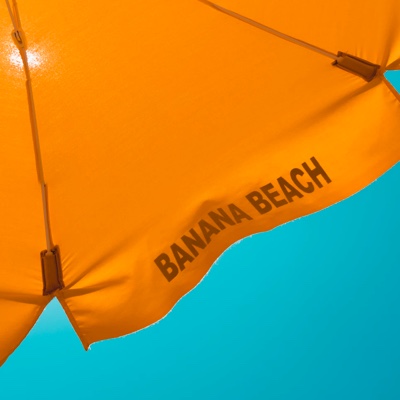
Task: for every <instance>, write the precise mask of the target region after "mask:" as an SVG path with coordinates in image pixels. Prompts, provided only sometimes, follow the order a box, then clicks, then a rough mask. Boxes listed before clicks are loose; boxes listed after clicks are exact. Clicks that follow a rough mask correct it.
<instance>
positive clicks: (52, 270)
mask: <svg viewBox="0 0 400 400" xmlns="http://www.w3.org/2000/svg"><path fill="white" fill-rule="evenodd" d="M40 258H41V262H42V276H43V296H47V295H49V294H51V293H53V292H55V291H56V290H57V289H62V288H63V287H64V282H63V279H62V270H61V259H60V249H59V247H58V246H55V247H53V248H52V249H51V251H47V250H43V251H42V252H41V253H40Z"/></svg>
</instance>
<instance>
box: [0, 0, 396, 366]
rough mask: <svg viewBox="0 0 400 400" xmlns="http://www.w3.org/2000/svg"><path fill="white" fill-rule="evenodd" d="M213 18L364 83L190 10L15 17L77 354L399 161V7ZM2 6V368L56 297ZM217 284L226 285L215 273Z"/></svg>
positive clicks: (43, 10) (47, 12)
mask: <svg viewBox="0 0 400 400" xmlns="http://www.w3.org/2000/svg"><path fill="white" fill-rule="evenodd" d="M218 4H219V5H220V6H222V7H224V8H226V9H229V10H232V11H234V12H236V13H238V14H241V15H243V16H245V17H247V18H249V19H251V20H254V21H257V22H259V23H260V24H263V25H265V26H268V27H271V28H272V29H275V30H277V31H279V32H283V33H285V34H287V35H289V36H291V37H293V38H296V39H298V40H301V41H304V42H306V43H310V44H312V45H314V46H316V47H318V48H320V49H324V50H326V51H328V52H330V53H334V54H337V52H339V51H343V52H345V53H347V54H350V55H352V56H354V57H358V58H360V59H363V60H366V61H368V62H370V63H373V64H377V65H380V66H381V68H380V70H379V71H378V74H377V76H376V77H375V78H374V79H373V80H372V81H371V82H366V81H365V80H363V79H362V78H360V77H358V76H355V75H354V74H351V73H349V72H346V71H344V70H342V69H339V68H335V67H333V66H332V65H331V60H330V59H329V58H327V57H324V56H322V55H320V54H318V53H314V52H311V51H309V50H307V49H305V48H303V47H300V46H297V45H295V44H293V43H290V42H288V41H285V40H282V39H280V38H278V37H276V36H273V35H271V34H269V33H267V32H265V31H263V30H260V29H257V28H256V27H254V26H251V25H249V24H246V23H244V22H242V21H240V20H238V19H236V18H232V17H230V16H228V15H226V14H223V13H221V12H218V11H217V10H215V9H213V8H212V7H209V6H207V5H205V4H204V3H203V2H201V1H197V0H190V1H188V0H185V1H183V0H178V1H174V2H170V1H165V0H164V1H161V0H150V1H146V2H131V1H127V0H121V1H118V2H117V4H116V3H115V2H109V1H107V2H106V1H99V0H97V1H93V0H88V1H85V2H82V1H77V0H71V1H60V0H56V1H52V2H48V1H44V0H35V1H33V0H24V1H22V0H21V1H20V2H19V13H20V18H21V25H22V28H23V30H24V32H25V34H26V38H27V42H28V50H27V53H28V60H29V65H30V73H31V78H32V87H33V93H34V97H35V107H36V116H37V121H38V131H39V137H40V144H41V153H42V162H43V170H44V174H45V176H46V184H47V192H48V200H49V219H50V223H51V232H52V239H53V242H54V245H58V246H59V248H60V254H61V266H62V275H63V282H64V284H65V288H63V289H62V290H58V291H56V292H55V295H56V296H57V297H58V298H59V300H60V301H61V303H62V305H63V307H64V308H65V310H66V312H67V314H68V317H69V318H70V320H71V323H72V324H73V326H74V328H75V329H76V331H77V333H78V335H79V336H80V338H81V340H82V343H83V344H84V346H85V347H86V348H87V347H88V346H89V345H90V344H91V343H93V342H95V341H98V340H102V339H107V338H112V337H117V336H121V335H125V334H128V333H131V332H134V331H136V330H138V329H142V328H144V327H146V326H148V325H149V324H152V323H154V322H156V321H157V320H159V319H160V318H162V317H163V316H165V315H166V314H167V313H168V312H169V310H170V309H171V308H172V307H173V305H174V304H175V303H176V302H177V301H178V300H179V299H180V298H181V297H182V296H183V295H184V294H186V293H187V292H188V291H189V290H191V289H192V288H193V287H194V286H196V285H197V284H198V283H199V281H200V280H201V279H202V278H203V276H204V275H205V274H206V273H207V271H208V270H209V268H210V267H211V266H212V264H213V262H214V261H215V260H216V259H217V258H218V256H219V255H220V254H221V253H222V252H223V251H224V250H225V249H226V248H227V247H229V246H230V245H231V244H232V243H234V242H235V241H237V240H238V239H241V238H243V237H245V236H248V235H251V234H253V233H255V232H260V231H267V230H269V229H272V228H274V227H276V226H277V225H280V224H282V223H285V222H287V221H290V220H293V219H295V218H298V217H301V216H304V215H307V214H310V213H313V212H315V211H318V210H320V209H322V208H325V207H328V206H329V205H331V204H333V203H336V202H338V201H340V200H342V199H345V198H346V197H348V196H350V195H352V194H353V193H355V192H357V191H358V190H361V189H362V188H363V187H365V186H366V185H368V184H369V183H371V182H372V181H373V180H375V179H376V178H377V177H379V176H380V175H381V174H383V173H384V172H385V171H387V170H388V169H389V168H390V167H391V166H393V165H394V164H395V163H396V162H397V161H398V160H399V154H400V141H399V132H400V102H399V97H398V96H396V95H395V94H394V92H393V91H392V90H391V87H390V85H388V84H387V83H386V82H385V81H384V79H383V75H382V74H383V72H384V71H385V70H386V66H390V68H391V69H396V68H397V69H398V68H399V67H400V64H399V59H400V30H399V29H400V2H399V1H398V0H381V1H380V2H378V3H377V2H375V1H372V0H352V1H348V0H335V1H334V2H319V3H318V2H315V1H314V0H303V1H301V2H298V1H275V0H268V1H258V0H257V1H254V0H251V1H244V0H240V1H239V0H237V1H233V0H232V1H229V0H223V1H221V2H219V3H218ZM12 29H13V27H12V24H11V21H10V17H9V15H8V11H7V8H6V5H5V4H4V3H3V5H2V6H1V7H0V53H1V54H2V57H0V127H1V133H2V145H1V146H0V166H1V171H2V173H1V174H0V184H1V187H2V188H3V191H2V195H1V196H0V220H1V221H2V223H1V225H0V235H1V240H0V252H1V260H2V264H1V266H0V315H1V328H0V343H1V346H0V363H2V362H4V361H5V359H6V358H7V357H8V355H9V354H10V353H11V352H12V351H13V350H14V349H15V348H16V347H17V346H18V344H19V343H20V342H21V341H22V340H23V338H24V337H25V335H26V334H27V333H28V332H29V330H30V329H31V327H32V326H33V324H34V323H35V321H36V319H37V318H38V316H39V315H40V313H41V312H42V310H43V309H44V307H45V306H46V304H47V303H48V301H50V300H51V297H52V296H43V295H42V291H43V282H42V272H41V263H40V252H41V251H42V250H43V249H45V248H46V238H45V235H44V230H43V210H42V205H41V189H40V185H39V184H38V183H37V179H36V165H35V154H34V149H33V143H32V137H31V133H30V131H31V127H30V121H29V111H28V101H27V96H26V90H25V76H24V71H23V66H22V63H21V58H20V55H19V52H18V49H17V48H16V46H15V45H14V43H13V41H12V38H11V35H10V33H11V31H12ZM226 273H227V274H228V273H229V271H227V272H226Z"/></svg>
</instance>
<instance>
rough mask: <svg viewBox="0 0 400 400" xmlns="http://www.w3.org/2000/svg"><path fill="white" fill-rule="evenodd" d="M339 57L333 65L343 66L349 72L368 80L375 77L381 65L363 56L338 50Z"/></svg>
mask: <svg viewBox="0 0 400 400" xmlns="http://www.w3.org/2000/svg"><path fill="white" fill-rule="evenodd" d="M337 55H338V57H339V58H338V59H337V60H335V61H334V62H333V63H332V65H334V66H336V67H338V68H341V69H343V70H345V71H347V72H351V73H352V74H354V75H357V76H360V77H361V78H363V79H365V80H366V81H367V82H370V81H372V79H374V78H375V76H376V74H377V72H378V69H379V68H380V65H377V64H372V63H370V62H369V61H365V60H363V59H362V58H358V57H355V56H352V55H350V54H346V53H343V52H341V51H339V52H338V54H337Z"/></svg>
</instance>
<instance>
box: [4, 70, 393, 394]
mask: <svg viewBox="0 0 400 400" xmlns="http://www.w3.org/2000/svg"><path fill="white" fill-rule="evenodd" d="M393 75H394V74H393ZM392 81H393V82H394V83H395V84H396V86H397V88H400V76H399V74H398V73H397V81H395V80H394V78H393V77H392ZM399 140H400V132H399ZM399 183H400V165H397V166H396V167H395V168H393V169H392V170H391V171H389V172H388V173H387V174H385V175H384V176H383V177H381V178H380V179H379V180H378V181H376V182H375V183H373V184H372V185H370V186H369V187H367V188H366V189H364V190H363V191H362V192H360V193H358V194H356V195H355V196H353V197H351V198H350V199H348V200H346V201H344V202H342V203H340V204H336V205H335V206H332V207H330V208H329V209H326V210H323V211H321V212H319V213H317V214H314V215H311V216H309V217H306V218H302V219H300V220H297V221H295V222H292V223H289V224H286V225H284V226H282V227H279V228H276V229H275V230H273V231H271V232H267V233H264V234H259V235H255V236H253V237H250V238H247V239H245V240H243V241H241V242H240V243H238V244H236V245H234V246H233V247H232V248H230V249H229V250H228V251H226V252H225V253H224V254H223V255H222V256H221V258H220V259H219V260H218V262H217V263H216V265H215V266H214V267H213V268H212V270H211V272H210V273H209V275H208V276H207V277H206V278H205V279H204V281H203V282H202V283H201V284H200V285H199V286H198V287H197V288H196V289H195V290H194V291H193V292H191V293H190V294H188V295H187V296H186V297H185V298H184V299H182V300H181V301H180V302H179V303H178V305H177V306H176V307H175V308H174V309H173V311H172V312H171V313H170V314H169V315H168V316H167V317H166V318H165V319H163V320H162V321H160V322H159V323H158V324H156V325H154V326H152V327H150V328H148V329H145V330H143V331H141V332H138V333H136V334H134V335H130V336H129V337H125V338H122V339H118V340H111V341H107V342H103V343H99V344H95V345H93V346H92V349H91V350H90V351H89V352H87V353H86V352H85V351H84V350H83V348H82V347H81V345H80V342H79V340H78V338H77V337H76V335H75V333H74V331H73V330H72V328H71V326H70V324H69V322H68V321H67V319H66V317H65V316H64V314H63V311H62V310H61V308H60V306H59V305H58V304H57V303H56V302H53V303H52V304H51V305H50V306H49V307H48V308H47V309H46V311H45V313H44V314H43V316H42V317H41V319H40V320H39V322H38V323H37V324H36V326H35V327H34V329H33V330H32V332H31V333H30V335H29V336H28V338H27V339H26V340H25V341H24V342H23V344H22V345H21V346H20V347H19V348H18V349H17V350H16V352H15V353H14V354H13V355H12V356H11V357H10V359H9V360H8V361H7V362H6V364H5V365H4V367H3V368H2V369H1V370H0V398H1V399H4V400H8V399H13V400H14V399H17V400H19V399H28V400H30V399H44V398H48V397H50V398H57V399H60V400H61V399H157V400H159V399H160V400H161V399H176V400H179V399H189V398H192V399H307V400H314V399H315V400H330V399H332V400H338V399H351V400H357V399H362V400H369V399H377V400H391V399H393V400H398V399H400V345H399V341H400V311H399V306H400V290H399V285H400V243H399V238H400V235H399V231H398V229H399V226H400V213H399V210H398V207H399V199H400V187H399Z"/></svg>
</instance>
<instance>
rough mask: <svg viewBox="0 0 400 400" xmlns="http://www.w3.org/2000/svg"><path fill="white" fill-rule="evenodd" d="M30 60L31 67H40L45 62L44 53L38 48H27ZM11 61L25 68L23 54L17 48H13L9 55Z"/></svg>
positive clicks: (14, 64)
mask: <svg viewBox="0 0 400 400" xmlns="http://www.w3.org/2000/svg"><path fill="white" fill-rule="evenodd" d="M26 53H27V55H28V62H29V67H30V68H39V67H41V66H42V65H43V63H44V57H43V55H42V54H41V53H40V52H39V51H37V50H34V49H32V50H29V49H28V50H27V52H26ZM9 60H10V63H11V64H12V65H13V66H14V67H17V68H23V64H22V60H21V56H20V54H19V51H18V50H17V49H16V48H13V49H12V51H11V52H10V55H9Z"/></svg>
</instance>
